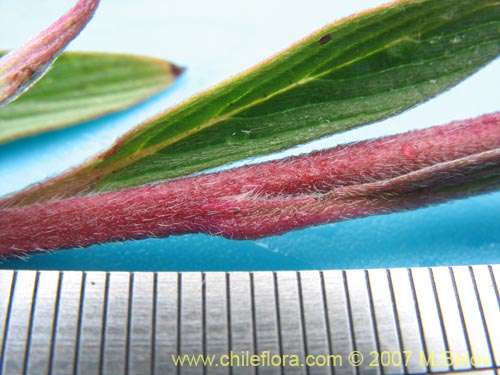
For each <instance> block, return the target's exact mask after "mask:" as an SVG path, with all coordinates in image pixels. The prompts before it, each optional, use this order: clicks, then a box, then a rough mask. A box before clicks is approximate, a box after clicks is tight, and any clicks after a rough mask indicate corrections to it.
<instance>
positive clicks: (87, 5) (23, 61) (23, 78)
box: [0, 0, 99, 106]
mask: <svg viewBox="0 0 500 375" xmlns="http://www.w3.org/2000/svg"><path fill="white" fill-rule="evenodd" d="M98 4H99V0H80V1H79V2H78V3H77V4H76V5H75V6H74V7H73V8H72V9H71V10H70V11H69V12H68V13H66V14H65V15H64V16H62V17H61V18H59V19H58V20H57V21H56V22H55V23H53V24H52V25H51V26H49V27H48V28H47V29H45V30H44V31H42V33H40V34H39V35H37V36H36V37H35V38H33V39H32V40H30V41H29V42H28V43H26V44H25V45H23V46H22V47H20V48H19V49H17V50H15V51H12V52H11V53H9V54H8V55H7V56H5V57H4V58H2V59H1V60H0V106H2V105H4V104H6V103H8V102H9V101H12V100H14V99H16V98H17V97H18V96H19V95H21V94H22V93H23V92H24V91H25V90H27V89H28V88H29V87H30V86H31V85H32V84H33V83H35V82H36V81H37V80H38V79H40V77H42V76H43V74H44V73H45V72H46V70H47V69H48V68H49V67H50V65H51V64H52V62H53V61H54V59H55V58H57V56H58V55H59V53H61V51H62V50H63V49H64V48H65V47H66V46H67V45H68V43H69V42H71V41H72V40H73V39H74V38H75V37H76V36H77V35H78V34H79V33H80V31H81V30H82V29H83V28H84V27H85V25H86V24H87V22H89V20H90V19H91V18H92V16H93V15H94V12H95V10H96V8H97V5H98ZM19 24H22V20H19Z"/></svg>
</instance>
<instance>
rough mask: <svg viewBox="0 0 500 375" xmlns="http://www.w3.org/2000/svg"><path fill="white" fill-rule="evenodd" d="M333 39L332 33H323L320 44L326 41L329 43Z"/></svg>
mask: <svg viewBox="0 0 500 375" xmlns="http://www.w3.org/2000/svg"><path fill="white" fill-rule="evenodd" d="M331 39H332V36H331V35H330V34H326V35H323V36H322V37H321V39H320V40H319V44H321V45H323V44H325V43H328V42H329V41H330V40H331Z"/></svg>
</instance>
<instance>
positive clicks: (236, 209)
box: [233, 207, 240, 215]
mask: <svg viewBox="0 0 500 375" xmlns="http://www.w3.org/2000/svg"><path fill="white" fill-rule="evenodd" d="M239 213H240V209H239V208H238V207H235V208H233V214H235V215H238V214H239Z"/></svg>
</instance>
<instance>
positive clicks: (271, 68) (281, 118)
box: [4, 0, 500, 206]
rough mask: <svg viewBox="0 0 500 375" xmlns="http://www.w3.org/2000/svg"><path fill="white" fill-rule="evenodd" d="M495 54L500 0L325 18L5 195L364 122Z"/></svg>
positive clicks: (111, 182) (111, 177)
mask: <svg viewBox="0 0 500 375" xmlns="http://www.w3.org/2000/svg"><path fill="white" fill-rule="evenodd" d="M499 54H500V3H499V2H496V1H491V0H460V1H457V0H418V1H399V2H395V3H391V4H389V5H386V6H384V7H380V8H377V9H374V10H371V11H368V12H365V13H362V14H359V15H357V16H354V17H350V18H347V19H344V20H341V21H340V22H336V23H334V24H331V25H329V26H327V27H325V28H323V29H322V30H320V31H318V32H316V33H314V34H313V35H311V36H310V37H308V38H306V39H304V40H302V41H301V42H299V43H298V44H296V45H294V46H292V47H291V48H290V49H288V50H286V51H284V52H283V53H281V54H280V55H277V56H275V57H273V58H271V59H270V60H268V61H266V62H264V63H262V64H260V65H258V66H257V67H255V68H253V69H250V70H249V71H247V72H245V73H243V74H241V75H239V76H237V77H235V78H233V79H231V80H229V81H227V82H224V83H222V84H220V85H219V86H217V87H215V88H213V89H211V90H209V91H206V92H204V93H202V94H200V95H198V96H195V97H194V98H192V99H190V100H188V101H186V102H184V103H183V104H181V105H180V106H177V107H175V108H173V109H171V110H169V111H167V112H165V113H163V114H161V115H159V116H158V117H157V118H156V119H153V120H151V121H150V122H148V123H146V124H143V125H142V126H140V127H138V128H136V129H135V130H134V131H132V132H130V133H129V134H127V135H126V136H124V137H123V138H122V139H121V140H119V141H118V142H117V144H115V145H114V146H113V147H112V148H111V149H110V150H109V151H108V152H105V153H104V154H102V155H100V156H98V157H96V158H95V159H94V160H92V161H90V162H88V163H87V164H85V165H83V166H82V167H80V168H78V169H76V170H73V171H70V172H68V173H66V174H65V175H63V176H61V177H59V178H56V179H53V180H49V181H47V182H46V183H44V184H42V185H40V186H38V187H35V188H32V189H30V190H27V191H25V192H23V193H21V194H18V195H17V196H14V197H13V198H12V199H10V200H9V199H8V200H7V201H6V202H4V204H7V205H10V206H13V205H22V204H28V203H30V202H37V201H44V200H50V199H53V198H55V197H64V196H71V195H75V194H83V193H90V192H95V191H105V190H117V189H121V188H125V187H130V186H136V185H141V184H145V183H150V182H155V181H159V180H164V179H169V178H176V177H180V176H184V175H188V174H192V173H195V172H199V171H202V170H205V169H207V168H211V167H215V166H218V165H222V164H224V163H228V162H232V161H236V160H240V159H243V158H247V157H250V156H255V155H261V154H267V153H271V152H275V151H279V150H283V149H286V148H289V147H291V146H294V145H297V144H300V143H304V142H307V141H310V140H313V139H316V138H319V137H323V136H326V135H329V134H333V133H336V132H341V131H345V130H347V129H350V128H353V127H356V126H360V125H363V124H367V123H371V122H374V121H377V120H380V119H383V118H386V117H389V116H392V115H394V114H397V113H399V112H401V111H403V110H405V109H407V108H409V107H412V106H414V105H416V104H418V103H421V102H423V101H425V100H427V99H429V98H431V97H433V96H435V95H437V94H438V93H440V92H442V91H444V90H446V89H448V88H450V87H452V86H453V85H456V84H457V83H458V82H460V81H461V80H463V79H464V78H466V77H467V76H469V75H470V74H472V73H474V72H476V71H477V70H478V69H480V68H481V67H483V66H484V65H485V64H487V63H488V62H490V61H491V60H493V59H494V58H496V57H497V56H498V55H499Z"/></svg>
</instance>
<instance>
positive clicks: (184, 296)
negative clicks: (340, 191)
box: [0, 265, 500, 375]
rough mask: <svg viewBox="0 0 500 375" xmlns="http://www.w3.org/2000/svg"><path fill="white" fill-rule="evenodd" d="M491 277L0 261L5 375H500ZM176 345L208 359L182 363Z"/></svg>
mask: <svg viewBox="0 0 500 375" xmlns="http://www.w3.org/2000/svg"><path fill="white" fill-rule="evenodd" d="M499 282H500V265H492V266H471V267H463V266H460V267H435V268H412V269H374V270H348V271H322V272H320V271H303V272H289V271H284V272H253V273H248V272H232V273H223V272H209V273H198V272H186V273H149V272H136V273H128V272H109V273H105V272H74V271H70V272H55V271H39V272H36V271H0V374H5V375H10V374H73V373H74V374H141V375H142V374H191V373H193V374H256V373H258V374H267V373H271V374H351V375H358V374H359V375H362V374H391V375H392V374H394V375H396V374H405V375H406V374H408V375H412V374H424V373H446V374H476V373H477V374H492V375H500V302H499V301H500V297H499V290H500V284H499ZM266 351H267V352H268V353H269V354H268V357H269V359H268V360H267V361H266V360H265V358H264V353H265V352H266ZM355 351H356V353H357V354H356V355H357V356H358V357H357V358H358V359H359V358H360V356H361V357H363V358H364V360H363V361H361V362H359V363H355V365H353V361H352V360H353V358H352V357H350V356H352V353H353V352H355ZM229 353H233V354H235V355H236V356H238V357H237V358H236V357H233V365H234V366H233V367H232V368H230V367H227V366H224V365H223V364H227V363H228V362H227V358H226V361H225V362H221V361H220V359H221V358H222V356H224V355H228V354H229ZM332 354H333V355H335V356H336V357H335V358H333V357H332V358H331V359H330V362H326V359H327V356H328V355H332ZM184 355H189V356H194V357H192V358H195V357H198V356H200V355H203V356H206V357H207V358H214V361H215V362H214V364H213V365H212V366H205V367H203V366H201V365H199V366H194V365H193V366H189V365H187V364H185V365H184V366H176V365H175V363H174V360H173V357H174V358H175V357H176V356H181V357H182V356H184ZM252 355H257V356H260V358H261V359H260V360H261V362H260V366H259V367H253V366H251V365H250V362H249V361H248V359H249V357H250V356H252ZM443 355H444V356H445V357H444V358H445V359H446V360H445V361H443ZM285 356H288V358H290V356H295V357H296V358H297V359H298V360H299V361H300V363H301V364H305V363H307V364H309V362H307V359H308V358H309V359H311V358H312V359H313V360H314V361H315V362H314V363H316V364H317V365H316V366H311V367H309V366H296V367H294V366H291V365H290V362H288V366H285V367H282V366H276V364H277V363H278V362H281V363H283V361H284V358H285ZM271 357H272V358H274V359H273V361H270V358H271ZM238 365H239V366H238Z"/></svg>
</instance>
